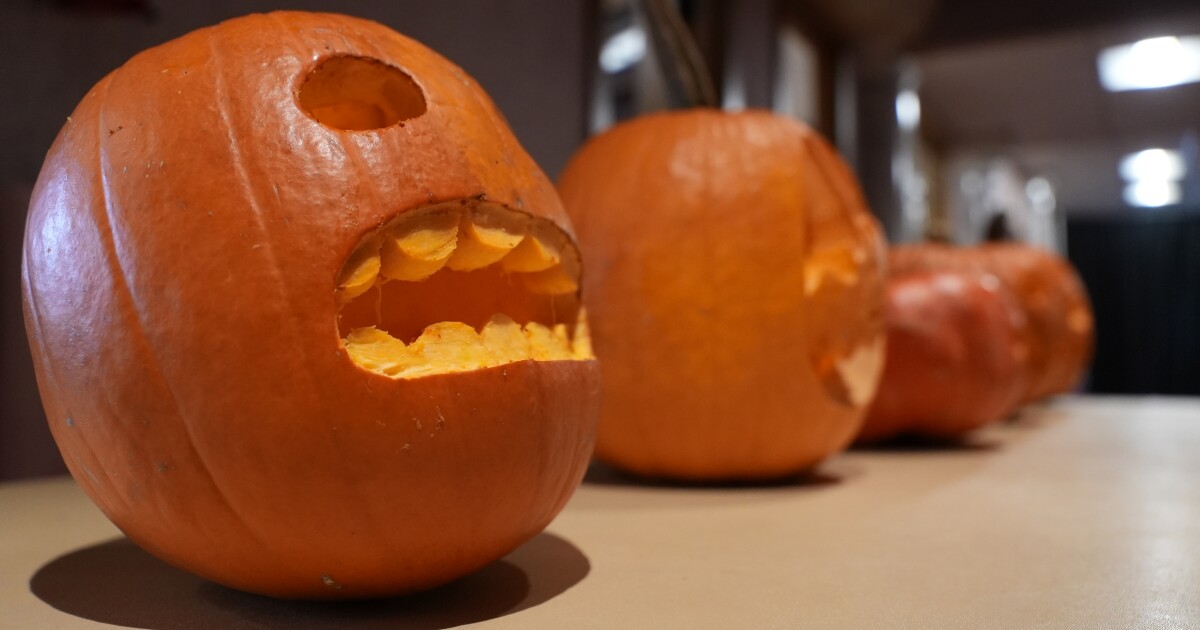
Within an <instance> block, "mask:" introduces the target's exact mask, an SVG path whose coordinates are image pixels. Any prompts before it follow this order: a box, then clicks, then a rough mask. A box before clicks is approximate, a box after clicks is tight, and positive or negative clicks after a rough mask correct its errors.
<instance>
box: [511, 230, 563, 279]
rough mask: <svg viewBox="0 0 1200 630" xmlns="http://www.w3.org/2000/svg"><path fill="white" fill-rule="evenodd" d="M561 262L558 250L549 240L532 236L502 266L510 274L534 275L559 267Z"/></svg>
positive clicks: (522, 242)
mask: <svg viewBox="0 0 1200 630" xmlns="http://www.w3.org/2000/svg"><path fill="white" fill-rule="evenodd" d="M561 261H562V256H561V255H560V254H559V251H558V248H557V247H555V246H554V245H553V244H551V242H550V240H549V239H547V238H545V237H544V236H542V235H537V234H530V235H528V236H526V237H525V238H524V239H522V240H521V243H520V244H519V245H517V246H516V247H515V248H513V250H512V251H511V252H509V253H508V255H507V256H505V257H504V258H503V259H501V261H500V266H501V267H502V268H503V269H504V270H505V271H508V272H510V273H533V272H537V271H546V270H548V269H551V268H553V267H557V266H558V264H559V262H561Z"/></svg>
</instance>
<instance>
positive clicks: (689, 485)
mask: <svg viewBox="0 0 1200 630" xmlns="http://www.w3.org/2000/svg"><path fill="white" fill-rule="evenodd" d="M852 476H854V471H850V470H847V469H845V467H838V466H831V465H830V464H829V463H828V462H826V463H824V464H822V465H821V466H819V467H817V468H814V469H811V470H807V471H804V472H801V473H795V474H791V475H785V476H782V477H768V478H765V479H751V480H740V479H739V480H718V481H690V480H679V479H670V478H663V477H643V476H640V475H634V474H631V473H627V472H624V471H622V470H620V469H618V468H614V467H612V466H609V465H608V464H605V463H604V462H600V461H593V462H592V463H591V465H590V466H588V470H587V474H586V475H585V476H584V478H583V483H585V484H589V485H595V486H624V487H645V488H681V489H691V490H705V489H711V490H728V489H739V488H762V489H772V488H808V489H818V488H824V487H829V486H836V485H838V484H841V483H842V482H843V481H845V480H846V479H847V478H848V477H852Z"/></svg>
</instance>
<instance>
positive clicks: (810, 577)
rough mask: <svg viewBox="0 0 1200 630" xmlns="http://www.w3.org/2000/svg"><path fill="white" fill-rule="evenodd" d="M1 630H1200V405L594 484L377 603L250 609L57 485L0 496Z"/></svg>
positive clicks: (1152, 407) (1056, 409)
mask: <svg viewBox="0 0 1200 630" xmlns="http://www.w3.org/2000/svg"><path fill="white" fill-rule="evenodd" d="M0 611H2V613H0V628H14V629H15V628H21V629H31V628H37V629H55V628H85V627H96V626H105V625H106V624H113V625H117V626H127V627H141V628H272V627H281V628H347V627H365V628H444V627H456V626H470V627H483V628H541V627H546V628H689V629H692V628H801V627H803V628H841V627H844V628H1198V627H1200V399H1182V398H1181V399H1170V398H1095V397H1077V398H1065V399H1060V400H1058V401H1055V402H1053V403H1051V404H1048V405H1043V406H1038V407H1035V408H1031V409H1027V410H1025V411H1023V412H1022V414H1021V416H1020V418H1019V419H1018V420H1017V421H1015V422H1012V423H1008V424H1005V425H1003V426H997V427H993V428H992V429H989V430H987V431H984V432H982V433H981V434H979V435H978V436H975V438H974V439H972V440H971V441H969V442H968V443H966V444H964V445H962V446H960V447H955V448H934V449H930V448H925V449H921V448H915V447H905V448H891V449H886V450H856V451H851V452H849V453H846V454H843V455H840V456H838V457H836V458H834V459H832V460H830V461H829V462H827V463H826V464H824V465H823V466H822V467H821V468H820V469H819V470H818V471H817V473H816V474H815V475H813V476H812V477H811V478H807V479H804V480H794V481H791V482H787V483H778V484H772V485H766V486H763V485H759V486H743V487H694V486H691V487H688V486H682V487H681V486H663V485H646V484H639V483H637V482H634V481H631V480H629V479H626V478H623V477H621V476H619V475H616V474H613V473H611V472H606V471H604V470H598V469H597V470H593V471H592V472H591V473H590V474H589V479H588V480H587V481H586V482H585V483H584V484H583V486H582V487H581V488H580V489H579V491H578V493H577V494H576V495H575V497H574V498H573V499H572V501H571V503H570V504H569V505H568V506H567V508H566V510H564V511H563V513H562V514H561V515H559V517H558V519H557V520H555V521H554V523H553V524H551V526H550V527H549V528H548V529H547V531H546V532H545V533H543V534H542V535H540V536H539V537H537V538H535V539H534V540H533V541H532V542H530V543H529V544H527V545H525V546H524V547H522V548H521V549H518V550H517V551H515V552H513V553H512V554H510V555H509V556H508V557H506V558H505V559H504V560H501V561H500V562H498V563H496V564H494V565H492V566H491V567H488V568H487V569H484V570H483V571H481V572H480V573H477V574H475V575H473V576H470V577H468V578H465V579H463V580H460V581H459V582H456V583H454V584H451V585H449V586H446V587H443V588H441V589H438V590H436V591H432V592H430V593H425V594H420V595H415V596H410V597H407V598H400V599H395V600H384V601H375V602H357V603H349V604H321V603H311V602H280V601H275V600H270V599H266V598H261V597H256V596H252V595H245V594H242V593H237V592H234V591H230V590H228V589H225V588H222V587H219V586H216V585H213V584H210V583H207V582H204V581H202V580H200V579H198V578H194V577H192V576H190V575H187V574H185V573H182V572H180V571H177V570H175V569H173V568H170V567H168V566H166V565H164V564H162V563H160V562H158V561H157V560H155V559H153V558H151V557H150V556H148V555H146V554H145V553H143V552H141V551H140V550H139V549H137V548H136V547H135V546H133V545H132V544H131V543H129V542H128V541H127V540H125V539H124V538H122V537H121V536H120V534H119V532H118V531H117V530H116V528H115V527H113V526H112V525H111V524H110V523H109V522H108V521H107V520H106V519H105V518H104V517H103V516H102V515H101V514H100V512H99V511H98V510H97V509H96V508H94V507H93V506H92V504H91V503H90V502H89V501H88V500H87V498H86V497H85V496H84V495H83V493H82V492H80V491H79V489H78V488H77V487H76V486H75V484H74V483H73V482H72V481H71V480H70V479H66V478H60V479H49V480H36V481H25V482H17V483H8V484H4V485H0Z"/></svg>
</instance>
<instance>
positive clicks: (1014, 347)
mask: <svg viewBox="0 0 1200 630" xmlns="http://www.w3.org/2000/svg"><path fill="white" fill-rule="evenodd" d="M885 313H886V316H885V321H886V322H887V335H888V339H887V346H888V352H887V360H886V362H885V366H884V370H883V380H882V382H881V383H880V385H879V392H878V393H877V394H876V395H875V399H874V401H872V403H871V407H870V411H869V412H868V413H867V419H866V422H865V423H864V424H863V427H862V430H861V431H860V432H859V435H858V438H857V441H858V442H860V443H865V442H875V441H879V440H884V439H887V438H891V437H895V436H897V435H901V434H914V435H923V436H927V437H935V438H954V437H958V436H961V435H964V434H966V433H968V432H970V431H972V430H974V429H977V428H979V427H982V426H984V425H986V424H988V423H991V422H994V421H997V420H1000V419H1002V418H1003V417H1005V416H1006V415H1008V414H1009V413H1011V412H1012V411H1013V409H1015V408H1016V407H1017V405H1018V404H1019V403H1020V402H1021V397H1022V396H1023V395H1024V394H1025V390H1026V387H1027V384H1026V378H1027V367H1026V361H1027V358H1028V349H1027V347H1026V343H1025V337H1024V335H1025V328H1026V326H1027V323H1026V320H1025V316H1024V313H1023V312H1022V311H1021V310H1020V308H1019V307H1018V305H1017V304H1016V301H1015V299H1014V298H1013V297H1012V296H1011V295H1009V293H1008V291H1007V290H1006V289H1005V288H1004V287H1003V285H1001V284H1000V281H999V280H998V279H997V278H996V277H995V276H992V275H988V274H980V273H974V272H966V271H927V272H917V273H910V274H904V275H900V276H892V277H891V278H889V279H888V283H887V308H886V310H885Z"/></svg>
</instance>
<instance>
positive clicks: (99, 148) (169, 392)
mask: <svg viewBox="0 0 1200 630" xmlns="http://www.w3.org/2000/svg"><path fill="white" fill-rule="evenodd" d="M116 76H117V72H114V73H112V74H111V75H109V78H108V79H107V80H106V83H105V85H104V89H103V94H102V95H101V96H100V98H98V99H97V103H98V104H97V106H96V108H97V109H96V121H97V134H96V160H97V167H96V170H97V173H98V175H99V177H98V179H99V183H100V189H101V193H102V197H103V200H102V202H103V206H104V212H103V214H102V215H101V214H100V213H97V212H92V213H90V214H91V216H92V220H93V221H94V222H95V224H96V227H97V228H98V230H97V232H98V234H99V235H100V237H101V241H102V242H103V248H104V250H105V258H106V261H107V263H108V266H109V276H110V277H111V278H112V282H113V284H114V285H115V286H116V287H118V290H117V291H116V292H115V295H116V296H117V297H118V299H120V300H121V301H122V302H124V306H123V308H122V310H126V309H127V310H128V311H130V312H132V314H133V317H132V318H129V319H128V321H130V322H131V323H132V324H133V327H132V328H131V330H130V332H131V333H132V335H131V336H132V337H133V338H134V339H136V340H137V342H138V345H139V346H141V350H142V352H141V353H139V354H143V353H144V354H146V355H148V356H149V360H148V361H144V362H142V364H143V365H145V366H147V367H148V369H147V372H148V373H150V374H153V375H154V376H157V377H158V380H159V381H160V383H159V388H158V389H160V391H162V392H164V393H165V394H166V398H167V400H169V401H170V405H171V408H172V409H174V411H175V414H174V415H175V417H176V418H177V419H178V421H179V424H180V425H181V426H182V427H183V429H184V432H185V434H186V436H187V438H188V439H187V440H185V442H186V444H187V448H188V451H189V452H190V453H191V454H192V455H194V456H195V460H196V462H197V463H199V465H200V468H201V470H203V472H204V476H205V478H207V479H208V480H209V483H210V485H211V489H212V491H213V493H214V494H215V495H216V496H217V497H218V499H219V500H220V501H221V502H222V504H223V505H224V506H225V507H226V508H227V509H228V513H229V514H231V515H233V516H234V517H235V520H236V521H237V522H239V523H241V524H242V525H243V527H245V528H246V531H247V533H248V534H249V535H250V536H251V537H252V538H253V539H254V540H255V542H256V543H259V545H260V546H262V547H263V548H267V547H266V546H263V545H262V544H261V543H262V541H263V537H262V536H261V535H260V534H259V533H258V532H256V531H254V530H253V529H251V528H250V527H249V524H248V523H246V521H245V519H243V518H242V517H241V516H240V512H239V511H238V510H237V509H235V508H234V504H233V502H232V501H231V500H230V499H229V493H228V492H227V491H226V490H225V488H224V487H223V486H222V484H221V483H220V482H218V481H217V479H216V477H215V476H214V475H213V474H212V467H211V465H210V463H209V461H208V458H207V457H206V456H205V455H204V454H203V453H201V452H200V449H199V448H198V447H197V446H196V442H195V439H194V437H195V434H194V432H193V431H192V427H191V422H190V421H189V420H188V418H187V417H186V416H185V415H184V414H183V413H182V406H181V405H180V403H179V400H178V397H177V395H176V393H175V391H174V389H173V388H172V387H171V381H170V379H169V378H167V375H166V374H165V373H164V372H163V370H162V363H161V360H160V359H159V357H158V355H157V353H156V352H155V351H154V349H153V345H152V344H151V343H150V341H149V338H148V336H147V333H146V324H145V315H144V314H143V313H142V309H141V308H140V306H139V300H138V299H137V298H136V297H135V296H134V292H133V288H132V287H131V286H130V284H129V276H128V272H127V271H126V266H125V263H124V262H122V260H121V254H120V250H121V249H122V248H121V246H120V244H119V243H118V240H117V234H116V231H115V230H114V229H113V215H112V211H113V204H112V197H111V192H110V187H109V178H108V171H107V168H106V167H105V165H106V164H107V160H106V159H105V157H104V155H105V149H104V139H105V130H106V128H107V127H106V123H105V109H106V107H105V106H106V105H107V103H108V94H109V91H110V90H111V88H112V83H113V81H114V80H115V77H116ZM222 107H223V106H222ZM105 401H106V403H107V406H108V408H109V412H110V416H111V417H113V418H116V417H118V415H119V414H118V413H117V410H116V407H115V406H114V405H113V403H112V401H111V399H110V398H109V397H108V396H105ZM118 424H120V423H119V422H118ZM120 426H121V427H122V428H125V427H124V425H123V424H120ZM125 433H126V434H128V433H129V431H128V430H126V431H125ZM80 442H81V443H83V445H84V446H85V447H86V448H87V449H88V451H89V452H92V453H94V451H93V450H92V448H91V445H90V444H89V443H88V441H87V440H86V439H81V440H80ZM128 442H129V443H130V444H136V443H137V441H136V440H129V441H128ZM143 452H144V451H143ZM97 461H98V462H99V460H98V459H97ZM102 494H103V496H106V497H107V496H112V495H114V494H115V495H116V496H118V497H121V498H122V499H124V496H123V494H122V493H119V492H118V493H102ZM123 502H124V501H123ZM124 511H125V512H126V513H134V512H136V510H134V509H133V508H132V507H131V506H130V505H129V504H128V503H127V502H125V510H124Z"/></svg>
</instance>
